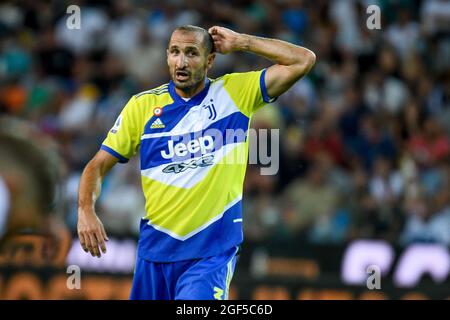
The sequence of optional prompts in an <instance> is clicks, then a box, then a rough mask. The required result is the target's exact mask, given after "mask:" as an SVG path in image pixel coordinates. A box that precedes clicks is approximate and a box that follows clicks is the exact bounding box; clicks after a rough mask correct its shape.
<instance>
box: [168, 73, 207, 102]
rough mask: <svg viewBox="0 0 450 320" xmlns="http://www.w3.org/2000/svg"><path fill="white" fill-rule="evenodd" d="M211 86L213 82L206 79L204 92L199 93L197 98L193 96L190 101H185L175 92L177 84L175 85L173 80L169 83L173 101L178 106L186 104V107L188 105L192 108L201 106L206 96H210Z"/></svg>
mask: <svg viewBox="0 0 450 320" xmlns="http://www.w3.org/2000/svg"><path fill="white" fill-rule="evenodd" d="M210 84H211V81H210V80H209V79H208V78H206V79H205V87H204V88H203V89H202V91H200V92H199V93H197V94H196V95H195V96H193V97H192V98H191V99H189V100H188V101H184V100H183V99H182V98H181V97H180V96H179V95H178V94H177V92H176V91H175V84H174V83H173V81H172V80H170V82H169V93H170V96H171V97H172V99H173V101H174V102H175V103H176V104H184V105H188V106H190V107H192V106H196V105H198V104H200V102H202V101H203V99H205V97H206V95H207V94H208V90H209V85H210Z"/></svg>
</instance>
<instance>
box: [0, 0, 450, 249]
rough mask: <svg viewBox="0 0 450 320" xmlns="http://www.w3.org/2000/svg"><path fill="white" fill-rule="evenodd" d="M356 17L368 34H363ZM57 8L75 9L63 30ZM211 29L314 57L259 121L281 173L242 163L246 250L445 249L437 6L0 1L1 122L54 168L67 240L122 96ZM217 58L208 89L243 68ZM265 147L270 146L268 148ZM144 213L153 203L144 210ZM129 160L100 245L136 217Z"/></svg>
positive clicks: (442, 48)
mask: <svg viewBox="0 0 450 320" xmlns="http://www.w3.org/2000/svg"><path fill="white" fill-rule="evenodd" d="M370 4H376V5H378V6H379V7H380V9H381V29H374V30H370V29H368V27H367V24H366V22H367V19H368V17H369V15H370V14H368V13H367V12H366V9H367V7H368V6H369V5H370ZM69 5H78V6H79V8H80V9H81V11H80V12H81V20H80V22H81V23H80V27H81V28H80V29H69V28H68V27H67V19H68V18H69V17H70V16H71V14H72V12H71V13H67V12H66V9H67V7H68V6H69ZM183 24H194V25H200V26H203V27H205V28H208V27H210V26H212V25H216V24H217V25H222V26H225V27H229V28H231V29H233V30H236V31H238V32H242V33H248V34H254V35H258V36H264V37H272V38H278V39H283V40H286V41H289V42H292V43H295V44H298V45H303V46H305V47H307V48H309V49H311V50H313V51H314V52H315V53H316V55H317V63H316V65H315V67H314V68H313V70H312V71H311V73H310V74H309V75H308V76H307V77H306V78H304V79H303V80H301V81H299V82H297V83H296V84H295V85H294V86H293V87H292V88H291V89H290V90H289V91H288V92H287V93H285V94H284V95H282V96H281V97H279V98H278V100H277V101H276V102H275V103H273V104H271V105H269V106H266V107H265V108H263V109H261V110H260V111H258V112H257V113H256V114H255V116H254V118H253V121H252V126H253V127H254V128H269V129H270V128H273V129H280V141H279V144H280V170H279V173H278V174H277V175H269V176H265V175H261V174H260V170H259V169H260V168H259V166H258V165H249V167H248V171H247V177H246V183H245V195H244V199H245V201H244V231H245V235H246V237H247V239H253V240H271V239H281V240H289V239H298V240H304V241H310V242H313V243H345V242H346V241H348V240H351V239H354V238H361V237H363V238H379V239H386V240H388V241H391V242H394V243H399V244H408V243H411V242H417V241H420V242H439V243H444V244H448V245H450V161H449V160H450V138H449V135H450V71H449V70H450V1H445V0H427V1H425V0H423V1H421V0H379V1H376V0H373V1H364V0H354V1H351V0H334V1H326V0H314V1H301V0H261V1H250V0H234V1H225V0H224V1H210V2H208V3H206V2H205V1H200V0H190V1H189V0H188V1H185V0H167V1H163V2H162V1H138V0H135V1H132V0H116V1H101V0H98V1H95V0H93V1H41V0H22V1H20V0H19V1H2V3H1V4H0V115H1V114H8V115H10V116H15V117H19V118H22V119H26V120H28V121H30V122H31V123H32V124H33V125H34V126H36V127H38V128H39V129H40V130H42V131H43V132H45V133H46V134H47V135H49V136H51V137H53V139H54V140H55V141H56V142H57V144H58V146H59V151H60V154H61V157H62V158H63V159H64V161H63V163H62V164H61V166H60V168H55V170H58V171H61V172H60V174H61V176H62V177H63V179H62V181H61V188H60V190H62V191H61V195H60V197H61V198H62V199H63V200H64V201H63V205H62V206H59V207H58V208H59V210H60V211H61V212H60V213H59V214H61V215H62V216H63V218H64V219H65V221H66V223H67V224H68V226H69V227H70V228H71V229H72V230H73V231H74V230H75V229H76V218H77V191H78V190H77V189H78V181H79V177H80V175H81V172H82V170H83V168H84V166H85V165H86V163H87V162H88V161H89V160H90V158H91V157H92V156H93V155H94V154H95V152H96V151H97V150H98V148H99V146H100V144H101V142H102V141H103V139H104V138H105V136H106V133H107V132H108V130H109V129H110V128H111V127H112V125H113V123H114V121H115V119H116V117H117V115H118V114H119V112H120V110H121V109H122V108H123V106H124V105H125V103H126V102H127V101H128V99H129V98H130V97H131V95H133V94H136V93H138V92H141V91H144V90H148V89H150V88H152V87H155V86H157V85H160V84H162V83H165V82H167V81H168V80H169V75H168V72H167V64H166V61H165V54H166V53H165V49H166V46H167V41H168V38H169V36H170V34H171V32H172V30H173V29H174V28H175V27H176V26H179V25H183ZM268 66H270V62H268V61H267V60H264V59H262V58H259V57H255V56H254V55H250V54H244V53H233V54H230V55H226V56H218V57H217V59H216V63H215V66H214V67H213V69H212V71H211V72H210V74H208V76H209V77H211V78H215V77H217V76H220V75H223V74H225V73H230V72H238V71H250V70H258V69H262V68H265V67H268ZM272 143H276V141H275V142H274V141H272ZM155 201H157V199H155ZM143 210H144V198H143V196H142V191H141V185H140V172H139V159H137V157H135V158H134V159H132V160H131V161H130V163H129V164H127V165H125V166H123V165H120V166H116V167H115V168H114V169H113V171H112V172H111V174H110V175H109V176H108V177H107V178H106V180H105V184H104V186H103V189H102V197H101V198H100V200H99V206H98V214H99V217H100V218H101V219H102V221H103V223H104V224H105V227H106V230H107V232H109V233H113V234H118V235H120V234H124V235H125V234H130V233H131V234H137V233H138V225H139V219H140V218H141V217H142V216H144V211H143Z"/></svg>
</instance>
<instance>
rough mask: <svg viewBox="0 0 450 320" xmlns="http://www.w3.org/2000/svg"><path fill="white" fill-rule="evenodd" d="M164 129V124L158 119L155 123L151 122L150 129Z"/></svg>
mask: <svg viewBox="0 0 450 320" xmlns="http://www.w3.org/2000/svg"><path fill="white" fill-rule="evenodd" d="M165 127H166V126H165V125H164V123H163V122H162V121H161V119H160V118H157V119H156V120H155V121H153V123H152V125H151V126H150V128H151V129H162V128H165Z"/></svg>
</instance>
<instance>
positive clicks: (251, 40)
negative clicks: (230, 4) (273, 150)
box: [78, 26, 315, 300]
mask: <svg viewBox="0 0 450 320" xmlns="http://www.w3.org/2000/svg"><path fill="white" fill-rule="evenodd" d="M234 51H245V52H250V53H254V54H257V55H260V56H263V57H265V58H267V59H269V60H271V61H273V62H274V64H273V65H272V66H271V67H269V68H267V69H264V70H259V71H251V72H244V73H231V74H226V75H224V76H222V77H220V78H218V79H214V80H212V79H209V78H208V77H207V72H208V70H209V69H210V68H211V67H212V66H213V63H214V58H215V53H221V54H228V53H231V52H234ZM314 63H315V55H314V53H313V52H311V51H310V50H308V49H306V48H303V47H300V46H296V45H293V44H290V43H287V42H284V41H280V40H275V39H265V38H259V37H255V36H251V35H246V34H239V33H236V32H234V31H232V30H229V29H227V28H223V27H218V26H214V27H211V28H210V29H209V30H208V31H206V30H205V29H203V28H200V27H197V26H181V27H178V28H177V29H175V31H174V32H173V33H172V36H171V38H170V41H169V44H168V48H167V64H168V66H169V72H170V76H171V79H172V80H171V81H170V82H169V83H168V84H164V85H162V86H160V87H157V88H155V89H152V90H148V91H144V92H141V93H139V94H136V95H134V96H133V97H131V99H130V100H129V102H128V103H127V104H126V106H125V107H124V109H123V111H122V112H121V114H120V115H119V117H118V119H117V121H116V123H115V124H114V126H113V127H112V129H111V130H110V131H109V133H108V136H107V137H106V139H105V141H104V142H103V144H102V146H101V149H100V150H99V151H98V153H97V154H96V155H95V157H94V158H93V159H92V160H91V161H90V162H89V163H88V165H87V166H86V168H85V170H84V172H83V174H82V177H81V181H80V189H79V209H78V235H79V239H80V243H81V246H82V247H83V249H84V250H85V251H86V252H88V251H89V252H90V253H91V255H93V256H97V257H100V256H101V251H102V252H103V253H105V252H106V246H105V241H107V240H108V237H107V235H106V232H105V229H104V227H103V225H102V223H101V221H100V220H99V218H98V217H97V215H96V213H95V209H94V205H95V201H96V199H97V198H98V197H99V195H100V188H101V182H102V179H103V177H104V176H105V175H106V174H107V172H108V171H109V170H110V169H111V168H112V167H113V166H114V165H115V164H116V163H117V162H120V163H125V162H127V161H128V160H129V159H130V158H131V157H133V156H134V155H135V154H136V153H137V152H139V153H140V160H141V175H142V188H143V192H144V195H145V197H146V207H145V210H146V216H145V217H144V218H143V219H142V220H141V225H140V238H139V243H138V253H137V261H136V268H135V274H134V279H133V286H132V290H131V299H158V300H159V299H161V300H162V299H164V300H165V299H191V300H196V299H201V300H206V299H218V300H222V299H227V298H228V289H229V285H230V281H231V278H232V276H233V272H234V268H235V263H236V254H237V252H238V247H239V245H240V244H241V242H242V241H243V233H242V212H241V211H242V192H243V183H244V176H245V170H246V163H245V162H242V161H241V162H239V161H230V159H233V158H236V157H239V156H242V155H243V156H244V158H245V159H247V155H248V142H247V138H246V136H245V135H244V137H242V136H240V137H239V136H237V138H236V139H231V141H230V139H219V138H224V137H225V136H226V134H227V132H228V131H229V130H234V131H238V130H241V131H242V130H243V131H245V132H247V130H248V128H249V125H250V119H251V116H252V114H253V113H254V112H255V111H256V110H258V109H259V108H261V107H262V106H263V105H264V104H266V103H270V102H272V101H273V100H274V99H276V98H277V97H278V96H279V95H281V94H282V93H283V92H285V91H286V90H288V89H289V88H290V87H291V86H292V85H293V84H294V83H295V82H296V81H298V80H299V79H300V78H302V77H303V76H304V75H305V74H306V73H308V71H309V70H310V69H311V68H312V66H313V65H314ZM211 130H214V132H216V133H217V132H219V133H220V134H219V136H218V135H217V134H216V135H215V136H211V135H208V134H207V132H208V131H211Z"/></svg>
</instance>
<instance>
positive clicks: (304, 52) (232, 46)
mask: <svg viewBox="0 0 450 320" xmlns="http://www.w3.org/2000/svg"><path fill="white" fill-rule="evenodd" d="M209 33H210V34H211V36H212V38H213V40H214V46H215V49H216V51H217V52H219V53H222V54H227V53H230V52H233V51H245V52H251V53H255V54H257V55H260V56H262V57H264V58H267V59H269V60H271V61H273V62H275V64H274V65H272V66H271V67H269V68H268V69H267V71H266V75H265V84H266V88H267V94H268V95H269V97H278V96H279V95H281V94H283V93H284V92H285V91H287V90H288V89H289V88H290V87H291V86H292V85H293V84H294V83H295V82H296V81H298V80H299V79H300V78H302V77H303V76H304V75H306V74H307V73H308V72H309V70H311V68H312V67H313V66H314V64H315V62H316V55H315V54H314V53H313V52H312V51H311V50H309V49H306V48H304V47H301V46H297V45H294V44H291V43H288V42H286V41H282V40H277V39H268V38H260V37H256V36H252V35H247V34H241V33H237V32H234V31H232V30H230V29H227V28H223V27H217V26H214V27H211V28H210V29H209Z"/></svg>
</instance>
